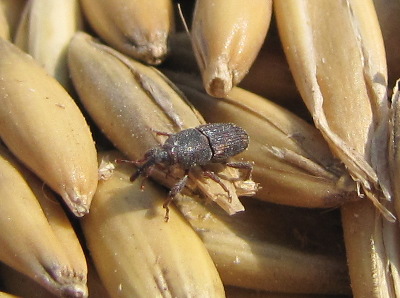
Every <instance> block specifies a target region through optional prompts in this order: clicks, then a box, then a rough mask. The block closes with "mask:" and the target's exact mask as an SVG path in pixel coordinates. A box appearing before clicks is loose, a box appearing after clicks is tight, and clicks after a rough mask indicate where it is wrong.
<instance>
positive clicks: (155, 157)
mask: <svg viewBox="0 0 400 298" xmlns="http://www.w3.org/2000/svg"><path fill="white" fill-rule="evenodd" d="M145 157H146V159H149V160H152V161H153V163H154V164H164V165H169V164H171V158H170V156H169V154H168V152H167V150H165V149H164V148H162V147H154V148H152V149H150V150H149V151H147V153H146V155H145Z"/></svg>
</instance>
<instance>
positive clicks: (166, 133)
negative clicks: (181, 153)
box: [151, 129, 173, 137]
mask: <svg viewBox="0 0 400 298" xmlns="http://www.w3.org/2000/svg"><path fill="white" fill-rule="evenodd" d="M151 131H152V132H155V133H156V134H157V135H159V136H167V137H169V136H172V135H173V133H170V132H165V131H159V130H155V129H151Z"/></svg>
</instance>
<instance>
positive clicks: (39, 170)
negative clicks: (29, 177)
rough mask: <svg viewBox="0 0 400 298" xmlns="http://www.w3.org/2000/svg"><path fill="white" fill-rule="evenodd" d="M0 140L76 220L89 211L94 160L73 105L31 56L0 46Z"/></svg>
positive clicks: (87, 133)
mask: <svg viewBox="0 0 400 298" xmlns="http://www.w3.org/2000/svg"><path fill="white" fill-rule="evenodd" d="M0 57H1V59H0V78H1V79H0V137H1V139H2V140H3V141H4V143H5V144H6V145H7V146H8V148H9V149H10V150H11V151H12V152H13V153H14V154H15V155H16V156H17V157H18V158H19V159H20V160H21V161H23V163H24V164H25V165H26V166H27V167H28V168H30V169H31V170H32V171H33V172H35V173H36V174H37V175H38V176H39V177H40V178H41V179H42V180H43V181H44V182H45V183H46V184H47V185H49V186H50V187H51V188H52V189H53V190H55V191H56V192H57V193H59V194H60V195H61V196H62V198H63V199H64V201H65V202H66V204H67V205H68V207H69V208H70V209H71V210H72V212H74V214H75V215H77V216H82V215H84V214H86V213H87V212H88V211H89V207H90V202H91V199H92V196H93V194H94V191H95V189H96V185H97V156H96V149H95V146H94V142H93V139H92V136H91V133H90V130H89V127H88V125H87V124H86V121H85V119H84V117H83V115H82V113H81V111H80V110H79V108H78V107H77V105H76V104H75V102H74V100H73V99H72V98H71V97H70V96H69V95H68V93H67V92H66V91H65V90H64V89H63V88H62V86H61V85H60V84H59V83H58V82H57V81H56V80H55V79H53V78H52V77H51V76H50V75H48V74H47V73H46V72H45V70H43V69H42V68H41V67H40V66H39V65H38V64H37V63H36V61H34V60H33V59H32V57H30V56H28V55H27V54H25V53H23V52H22V51H20V50H19V49H18V48H17V47H15V46H14V45H12V44H11V43H9V42H7V41H4V40H1V41H0Z"/></svg>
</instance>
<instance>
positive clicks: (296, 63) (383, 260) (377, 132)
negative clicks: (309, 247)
mask: <svg viewBox="0 0 400 298" xmlns="http://www.w3.org/2000/svg"><path fill="white" fill-rule="evenodd" d="M274 4H275V6H274V7H275V12H276V17H277V23H278V28H279V31H280V36H281V40H282V44H283V48H284V50H285V53H286V56H287V59H288V62H289V65H290V68H291V71H292V73H293V76H294V79H295V82H296V85H297V87H298V88H299V91H300V93H301V95H302V97H303V100H304V102H305V103H306V105H307V107H308V109H309V110H310V112H311V114H312V116H313V120H314V123H315V125H316V127H317V128H318V129H319V130H320V131H321V132H322V134H323V136H324V137H325V139H326V140H327V142H328V143H329V146H330V148H331V150H332V151H333V153H334V154H335V155H336V156H337V157H339V158H340V159H341V161H342V162H343V163H344V164H345V166H346V167H347V169H348V170H349V172H350V175H351V176H352V177H353V179H354V180H355V181H356V182H357V183H359V185H360V196H361V197H362V198H363V201H361V202H356V203H350V204H345V205H344V207H342V221H343V230H344V238H345V243H346V250H347V257H348V264H349V271H350V277H351V283H352V289H353V295H354V296H355V297H395V296H398V290H399V288H400V287H399V285H400V284H399V275H398V272H397V268H398V266H399V261H398V255H399V248H398V244H397V243H398V238H399V231H398V228H397V225H396V224H393V223H392V222H393V221H394V220H395V217H394V206H393V202H391V201H390V200H391V199H392V189H391V185H390V180H389V172H388V163H387V140H388V122H389V121H388V119H389V118H388V101H387V94H386V92H387V70H386V57H385V51H384V46H383V39H382V34H381V31H380V27H379V23H378V19H377V16H376V12H375V9H374V6H373V2H372V1H359V0H347V1H325V0H323V1H290V0H289V1H281V0H277V1H275V2H274ZM368 199H369V200H368ZM392 200H393V199H392ZM371 203H372V204H371ZM374 206H375V207H377V209H376V208H374ZM382 215H383V216H384V217H385V218H382Z"/></svg>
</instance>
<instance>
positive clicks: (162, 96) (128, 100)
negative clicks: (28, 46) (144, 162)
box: [69, 33, 257, 214]
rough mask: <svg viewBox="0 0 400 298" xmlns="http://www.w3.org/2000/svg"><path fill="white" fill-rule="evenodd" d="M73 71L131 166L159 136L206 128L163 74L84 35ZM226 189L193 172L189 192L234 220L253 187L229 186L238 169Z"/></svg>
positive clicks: (228, 173)
mask: <svg viewBox="0 0 400 298" xmlns="http://www.w3.org/2000/svg"><path fill="white" fill-rule="evenodd" d="M69 65H70V69H71V75H72V79H73V82H74V85H75V87H76V89H77V91H78V93H79V95H80V99H81V101H82V103H83V104H84V106H85V108H86V110H87V111H88V112H89V114H90V115H91V117H92V118H93V119H94V121H95V122H96V123H97V125H98V126H99V127H100V129H101V130H102V131H103V133H104V134H105V135H106V136H107V137H108V138H109V139H110V140H111V141H112V142H113V143H114V145H115V146H116V147H117V148H119V150H121V151H122V152H123V153H124V154H126V155H127V156H128V157H129V158H130V159H132V160H139V159H142V158H143V155H144V153H145V152H146V151H147V150H149V149H150V148H152V147H154V146H159V145H160V144H162V143H163V142H164V140H165V137H164V136H159V135H157V133H156V132H157V131H161V132H169V133H175V132H178V131H180V130H182V129H186V128H191V127H196V126H198V125H200V124H203V123H204V120H203V118H202V117H201V116H200V114H198V112H197V111H196V110H195V109H194V108H193V107H192V106H191V105H190V104H189V103H188V102H186V101H185V100H184V98H183V97H182V96H181V94H180V93H179V92H178V91H177V90H176V88H175V87H174V86H172V83H170V82H169V81H168V80H167V79H166V78H165V77H164V76H163V75H162V74H161V73H159V72H158V71H157V70H155V69H154V68H151V67H147V66H144V65H143V64H140V63H138V62H136V61H133V60H131V59H128V58H127V57H125V56H123V55H121V54H119V53H118V52H116V51H114V50H112V49H111V48H109V47H106V46H104V45H101V44H99V43H97V42H95V41H94V40H93V39H91V38H90V37H89V36H88V35H86V34H83V33H80V34H77V35H76V36H75V37H74V39H73V40H72V43H71V46H70V50H69ZM151 175H152V177H154V178H155V179H157V180H158V181H160V182H161V183H163V184H166V185H167V186H169V187H171V186H172V185H174V184H175V183H176V182H177V179H179V177H182V175H183V172H182V171H180V170H179V169H176V170H172V171H170V172H169V173H168V174H166V172H165V171H159V170H154V171H152V173H151ZM220 176H221V177H226V178H227V179H225V178H223V179H222V181H223V183H224V184H225V185H226V187H227V188H228V189H229V191H230V194H231V200H229V198H228V194H227V193H226V192H225V191H224V190H223V189H222V188H221V186H220V185H219V184H218V183H216V182H215V181H213V180H211V179H204V177H203V176H202V174H201V171H191V173H190V179H189V180H190V181H189V183H188V187H189V188H190V189H193V188H194V189H197V190H198V191H199V192H200V193H201V194H202V196H204V197H206V198H207V199H210V200H213V201H215V202H216V203H217V204H219V205H220V206H221V207H222V208H224V210H225V211H227V212H228V213H229V214H233V213H236V212H238V211H242V210H243V206H242V204H241V203H240V201H239V200H238V197H237V195H238V194H239V195H243V196H244V195H253V194H254V193H255V190H256V189H257V186H256V184H255V183H254V182H252V181H250V180H249V181H243V179H239V181H235V182H233V181H229V178H233V177H235V178H237V177H240V173H239V171H238V170H237V169H231V168H225V169H222V172H221V175H220Z"/></svg>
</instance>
